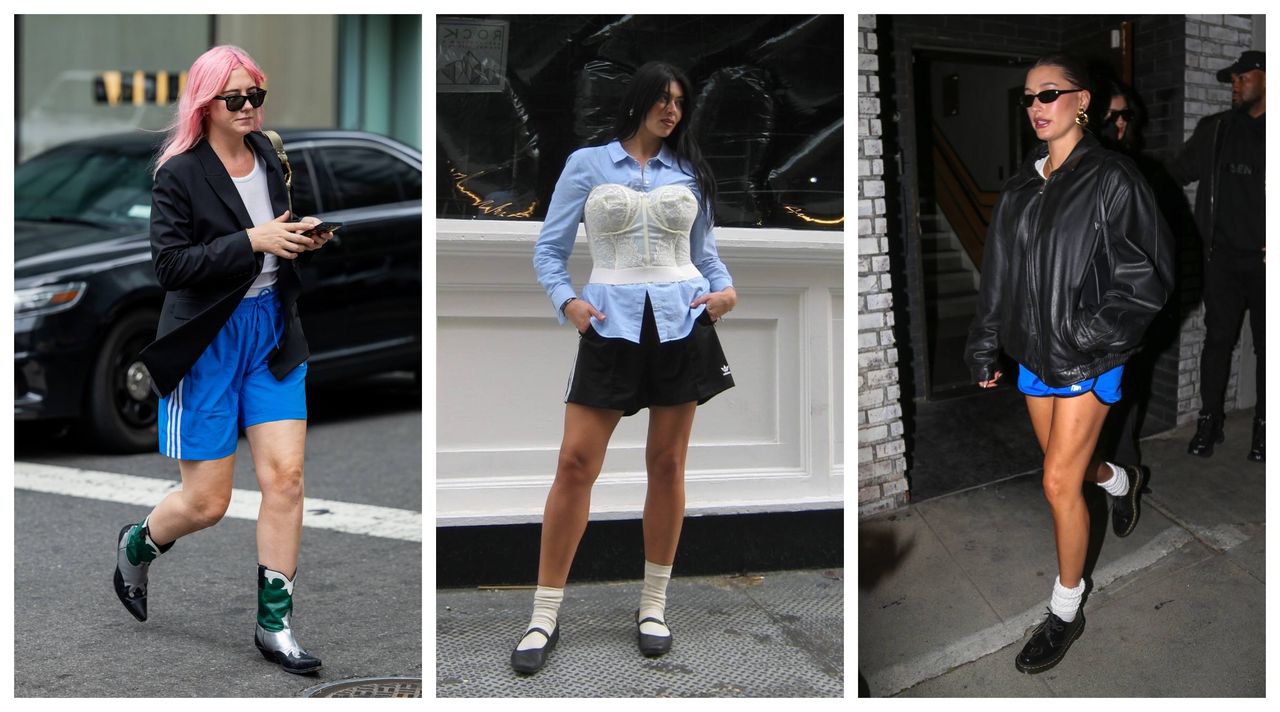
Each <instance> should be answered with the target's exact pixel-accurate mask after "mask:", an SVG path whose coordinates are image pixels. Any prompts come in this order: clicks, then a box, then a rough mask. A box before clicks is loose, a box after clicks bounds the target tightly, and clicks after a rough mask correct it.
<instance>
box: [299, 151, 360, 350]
mask: <svg viewBox="0 0 1280 712" xmlns="http://www.w3.org/2000/svg"><path fill="white" fill-rule="evenodd" d="M286 148H287V151H288V154H289V165H290V166H291V167H292V168H293V189H292V193H293V211H294V213H295V214H296V215H297V216H298V217H304V216H307V215H320V214H322V213H323V206H322V205H321V204H320V199H319V186H318V181H317V177H316V166H315V161H314V145H313V144H310V143H302V144H290V145H288V146H287V147H286ZM345 262H346V260H345V258H344V256H343V254H342V246H341V244H340V243H334V242H331V243H330V244H328V245H326V246H325V247H324V249H321V250H318V251H316V252H306V253H303V255H302V256H301V257H299V258H298V261H297V266H298V269H299V271H300V273H301V278H302V297H301V299H299V301H298V314H299V315H300V316H301V317H302V329H303V331H304V332H305V333H306V335H307V344H308V346H309V347H310V349H311V353H312V354H313V355H315V357H316V358H321V359H322V358H323V354H331V353H335V352H340V351H342V350H343V349H345V348H347V347H349V346H350V345H351V343H350V339H349V337H348V336H347V328H348V319H349V314H348V309H347V304H346V301H345V300H344V299H343V296H342V294H341V288H342V284H343V281H344V279H345V277H344V275H345V274H346V271H347V269H346V266H345Z"/></svg>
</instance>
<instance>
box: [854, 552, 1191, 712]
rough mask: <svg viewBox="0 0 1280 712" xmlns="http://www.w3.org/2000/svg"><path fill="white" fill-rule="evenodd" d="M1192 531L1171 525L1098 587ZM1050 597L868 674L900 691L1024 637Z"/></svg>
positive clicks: (1118, 563) (1108, 572)
mask: <svg viewBox="0 0 1280 712" xmlns="http://www.w3.org/2000/svg"><path fill="white" fill-rule="evenodd" d="M1193 539H1194V538H1193V537H1192V536H1191V534H1190V533H1189V532H1188V531H1187V530H1186V529H1183V528H1181V527H1169V528H1168V529H1166V530H1164V531H1163V532H1160V533H1159V534H1158V535H1156V536H1155V537H1154V538H1153V539H1152V540H1151V541H1149V542H1147V543H1146V544H1144V545H1143V546H1142V548H1140V549H1138V550H1137V551H1135V552H1133V553H1132V554H1129V555H1128V556H1125V557H1123V558H1120V559H1117V560H1115V561H1113V562H1111V563H1110V564H1107V565H1106V566H1104V567H1102V568H1101V569H1098V570H1097V571H1095V572H1094V574H1093V587H1094V590H1095V591H1097V590H1101V589H1104V588H1106V587H1107V586H1109V585H1110V584H1112V583H1114V582H1115V581H1117V580H1118V579H1120V578H1121V577H1124V576H1127V575H1128V574H1131V573H1133V572H1135V571H1140V570H1142V569H1145V568H1147V567H1148V566H1151V565H1153V564H1155V563H1156V562H1157V561H1159V560H1160V559H1162V558H1164V557H1165V556H1167V555H1169V554H1170V553H1172V552H1173V551H1174V550H1175V549H1177V548H1178V547H1180V546H1182V545H1184V544H1186V543H1188V542H1190V541H1193ZM1048 607H1049V599H1047V598H1046V599H1045V600H1044V601H1043V602H1041V603H1039V604H1038V605H1035V606H1032V607H1031V608H1030V609H1028V610H1026V611H1024V612H1022V613H1019V614H1018V615H1017V616H1014V617H1013V618H1010V619H1009V620H1007V621H1004V622H1003V623H997V624H995V625H993V626H991V627H989V628H986V629H984V630H980V631H978V632H976V633H974V634H972V635H969V636H966V637H964V638H961V639H960V640H957V641H956V642H954V643H952V644H950V645H947V646H945V647H942V648H939V649H937V650H931V651H929V652H927V653H925V654H923V655H918V656H916V657H915V658H913V659H911V660H908V661H906V662H903V663H898V664H897V665H892V666H890V667H888V668H885V669H883V670H879V671H876V672H874V673H871V674H870V675H868V676H867V684H868V685H870V686H871V692H872V694H874V695H875V696H877V697H888V696H890V695H896V694H897V693H899V692H902V691H903V690H905V689H907V688H909V687H912V686H914V685H918V684H920V683H922V682H924V681H925V680H931V679H933V678H935V677H938V676H939V675H943V674H945V673H947V672H949V671H950V670H952V669H954V668H957V667H959V666H961V665H964V664H966V663H971V662H973V661H974V660H977V659H979V658H983V657H986V656H987V655H990V654H992V653H994V652H996V651H998V650H1002V649H1004V648H1006V647H1008V646H1009V645H1012V644H1013V643H1016V642H1018V641H1019V640H1022V638H1023V636H1024V635H1025V634H1026V632H1027V629H1028V628H1030V627H1031V626H1033V625H1036V624H1038V623H1039V622H1040V621H1041V620H1042V619H1043V618H1044V614H1045V613H1044V612H1045V609H1046V608H1048Z"/></svg>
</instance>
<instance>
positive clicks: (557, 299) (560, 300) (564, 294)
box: [551, 284, 578, 324]
mask: <svg viewBox="0 0 1280 712" xmlns="http://www.w3.org/2000/svg"><path fill="white" fill-rule="evenodd" d="M576 296H578V295H577V294H576V293H575V292H574V291H573V287H571V286H569V285H567V284H562V285H560V286H558V287H556V288H555V289H553V290H551V308H552V309H554V310H555V312H556V319H557V320H558V321H559V322H560V323H561V324H563V323H565V321H566V320H565V318H564V313H563V312H561V311H560V305H561V304H564V300H566V299H568V298H569V297H576Z"/></svg>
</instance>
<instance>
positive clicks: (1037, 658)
mask: <svg viewBox="0 0 1280 712" xmlns="http://www.w3.org/2000/svg"><path fill="white" fill-rule="evenodd" d="M1083 630H1084V609H1083V607H1082V608H1081V609H1080V610H1078V611H1076V619H1075V620H1073V621H1071V622H1070V623H1067V622H1065V621H1063V620H1062V619H1061V618H1059V617H1057V616H1055V615H1054V614H1053V611H1049V615H1048V617H1046V618H1045V619H1044V622H1043V623H1041V624H1040V625H1039V626H1038V627H1037V628H1036V629H1035V630H1034V631H1032V632H1031V640H1028V641H1027V644H1026V645H1024V646H1022V652H1020V653H1018V657H1017V658H1016V659H1015V660H1014V661H1013V664H1014V667H1017V668H1018V670H1019V671H1021V672H1025V673H1027V674H1028V675H1035V674H1036V673H1041V672H1044V671H1045V670H1048V669H1049V668H1051V667H1053V666H1054V665H1057V664H1058V663H1060V662H1062V658H1064V657H1066V655H1067V649H1068V648H1070V647H1071V644H1072V643H1074V642H1075V640H1076V638H1079V637H1080V632H1081V631H1083Z"/></svg>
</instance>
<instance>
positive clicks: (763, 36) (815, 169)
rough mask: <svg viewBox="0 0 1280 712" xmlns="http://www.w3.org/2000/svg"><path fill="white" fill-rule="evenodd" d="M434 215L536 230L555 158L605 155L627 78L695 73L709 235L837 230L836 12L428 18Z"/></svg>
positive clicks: (840, 129)
mask: <svg viewBox="0 0 1280 712" xmlns="http://www.w3.org/2000/svg"><path fill="white" fill-rule="evenodd" d="M436 35H437V63H436V64H437V68H436V71H437V75H436V141H437V157H438V158H437V164H438V165H437V173H438V180H437V185H438V189H437V201H436V216H437V217H439V218H463V219H466V218H483V219H505V220H542V219H543V218H544V217H545V215H546V210H547V204H548V202H549V201H550V198H551V193H552V190H553V189H554V188H555V183H556V179H557V178H559V176H560V172H561V170H562V169H563V168H564V162H565V159H566V158H567V157H568V155H569V154H570V153H571V152H572V151H574V150H575V149H577V148H580V147H583V146H592V145H601V144H604V143H607V142H608V141H609V140H610V138H611V136H610V134H609V130H610V129H611V128H612V126H613V121H614V118H615V112H616V110H617V106H618V102H619V100H620V99H621V97H622V95H623V93H624V92H625V90H626V87H627V83H628V82H629V81H630V77H631V75H632V73H633V72H634V70H635V68H636V67H639V66H640V65H641V64H643V63H644V62H646V61H649V60H655V59H658V60H663V61H667V62H670V63H672V64H674V65H676V66H677V67H679V68H680V69H681V70H683V71H684V73H685V74H686V75H687V76H688V77H689V80H690V82H692V84H693V87H692V93H693V94H694V97H693V99H694V104H693V107H692V108H693V112H692V114H690V115H687V116H686V120H688V121H691V123H690V124H689V127H690V130H691V131H693V132H694V135H695V136H696V137H697V139H698V142H699V145H700V146H701V148H702V152H703V155H704V156H705V157H706V158H707V161H708V163H709V164H710V166H711V170H712V172H713V173H714V174H715V177H716V182H717V190H718V192H719V197H718V200H717V203H716V206H715V209H716V224H718V225H722V226H735V227H786V228H801V229H833V230H841V229H843V228H844V213H843V211H844V195H843V193H844V183H843V164H842V162H843V152H844V151H843V141H844V114H843V101H844V98H843V67H844V63H843V51H844V50H843V44H844V38H843V26H842V21H841V18H840V16H838V15H832V16H784V17H778V16H767V17H766V16H749V17H728V16H679V15H662V16H656V15H655V16H570V15H560V16H547V15H543V16H536V17H526V16H467V17H448V18H444V17H441V18H438V19H437V28H436Z"/></svg>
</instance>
